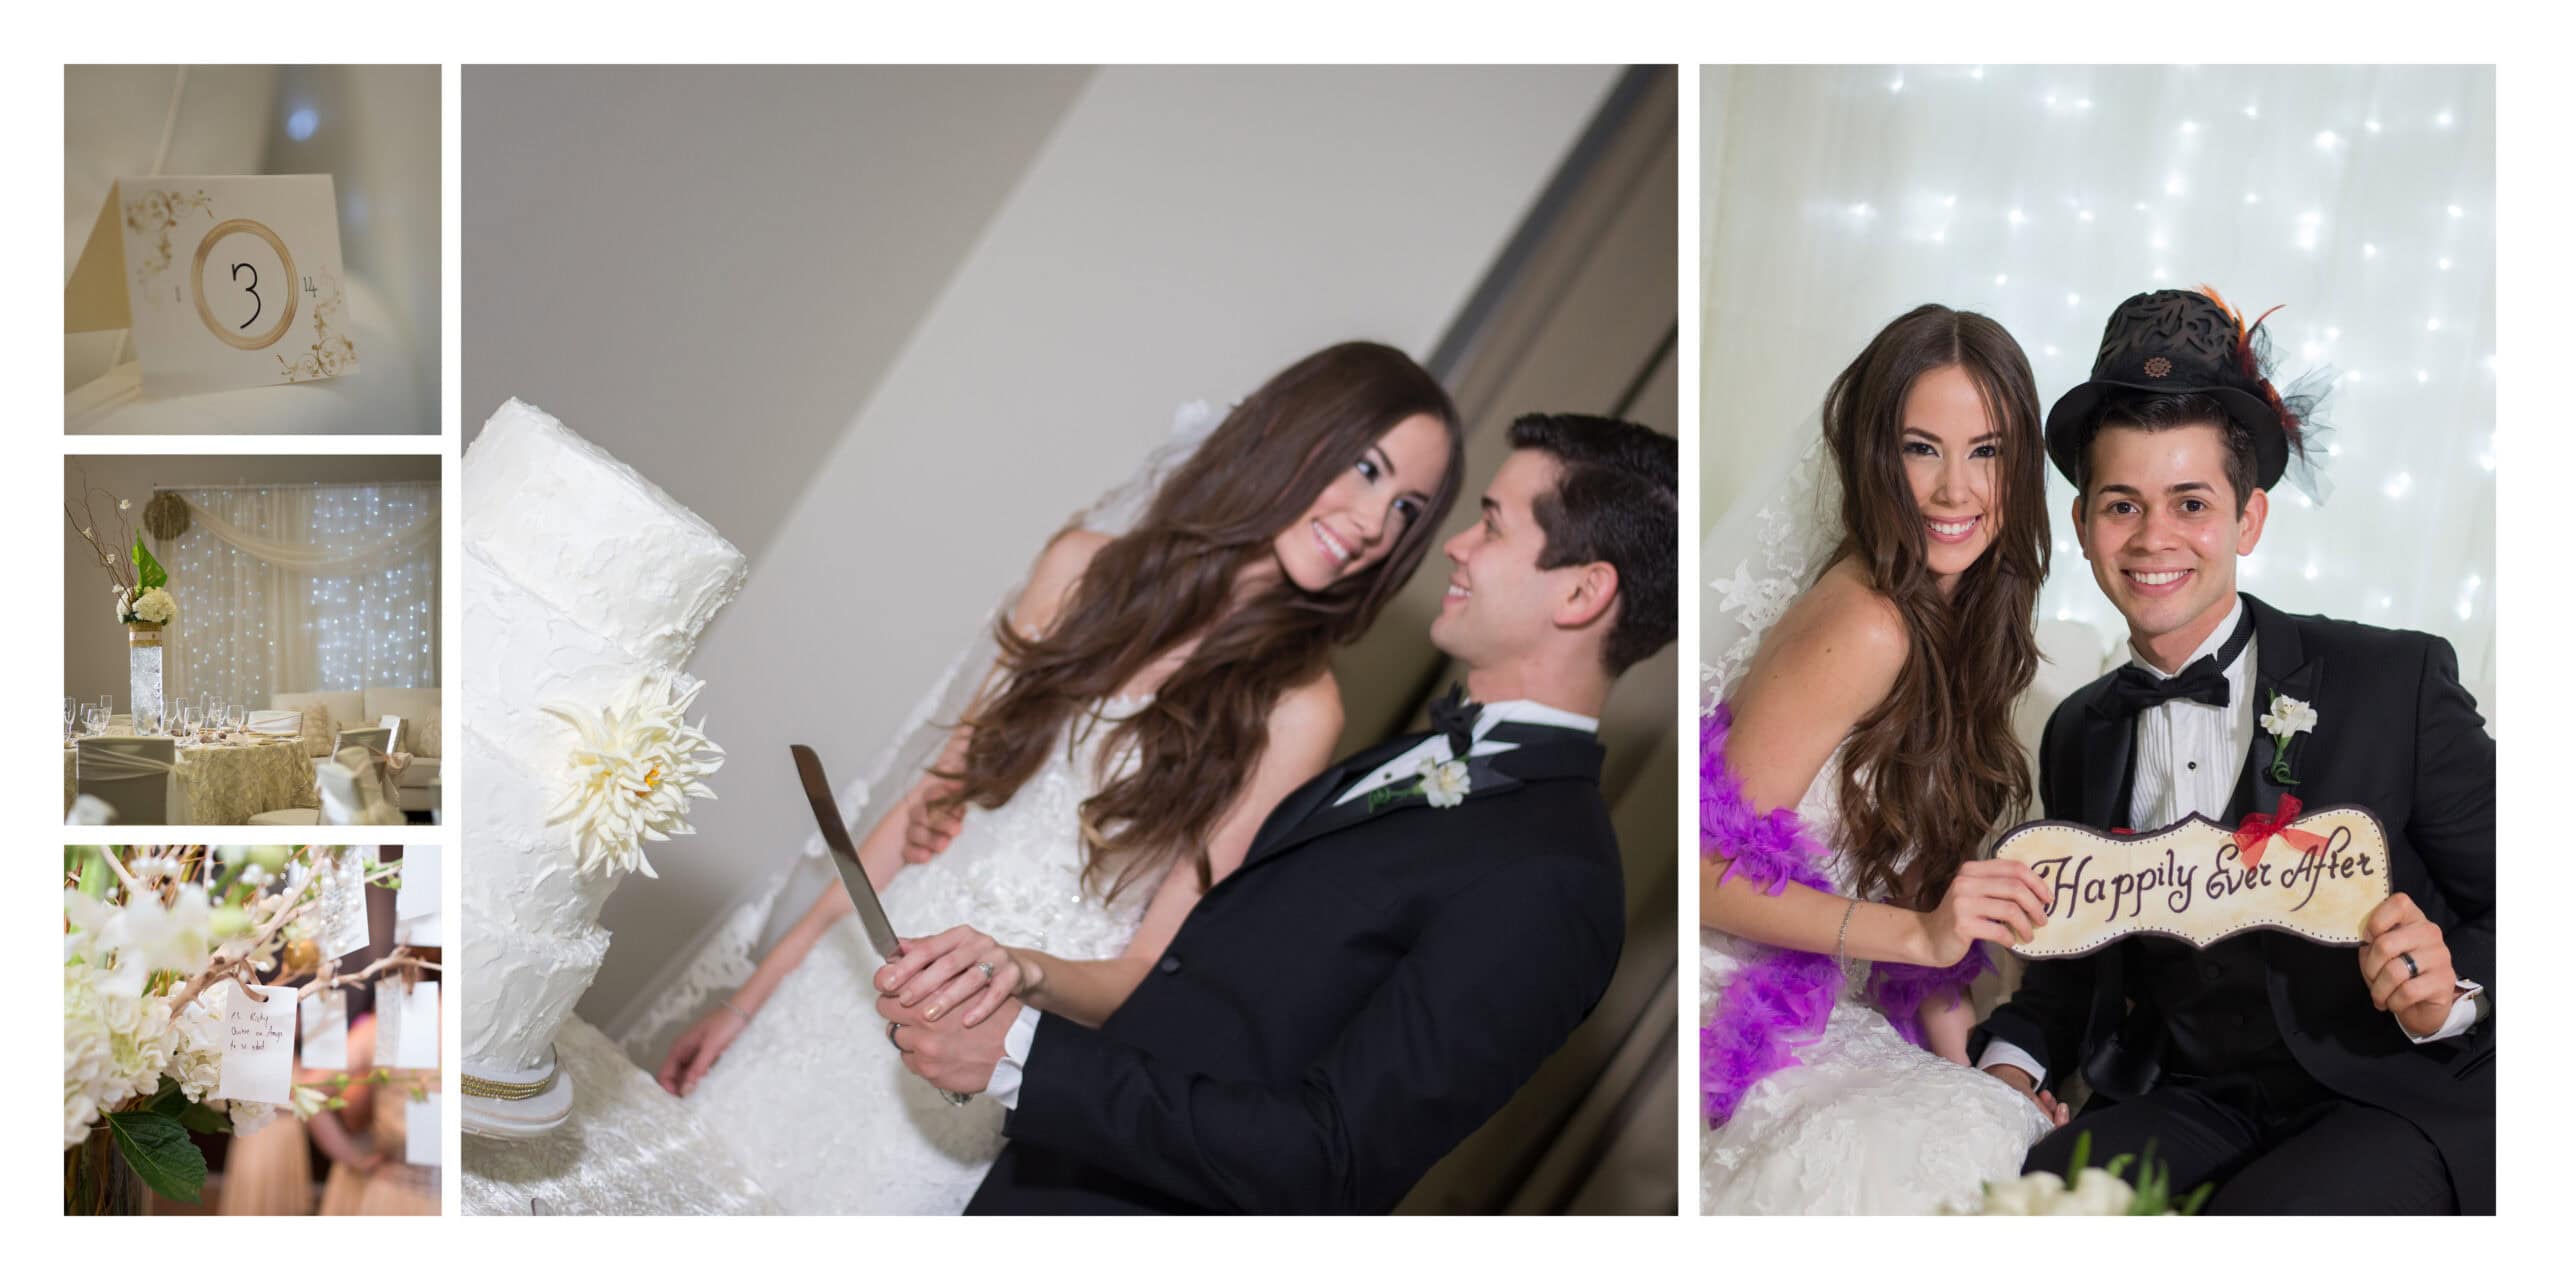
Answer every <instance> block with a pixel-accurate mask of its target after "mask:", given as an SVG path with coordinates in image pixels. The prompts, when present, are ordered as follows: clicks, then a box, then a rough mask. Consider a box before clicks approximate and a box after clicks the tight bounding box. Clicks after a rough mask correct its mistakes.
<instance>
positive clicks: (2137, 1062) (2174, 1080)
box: [1974, 291, 2497, 1213]
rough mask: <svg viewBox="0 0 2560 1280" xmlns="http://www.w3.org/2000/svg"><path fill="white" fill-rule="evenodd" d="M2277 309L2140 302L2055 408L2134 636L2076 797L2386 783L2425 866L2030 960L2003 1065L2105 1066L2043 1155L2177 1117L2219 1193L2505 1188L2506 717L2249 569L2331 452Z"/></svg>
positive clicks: (2356, 1206)
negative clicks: (2266, 368)
mask: <svg viewBox="0 0 2560 1280" xmlns="http://www.w3.org/2000/svg"><path fill="white" fill-rule="evenodd" d="M2254 336H2255V334H2254V331H2244V330H2243V329H2242V328H2241V326H2240V325H2239V323H2238V321H2237V317H2236V316H2234V315H2232V314H2230V313H2229V312H2228V311H2227V310H2226V309H2225V308H2224V306H2223V305H2222V304H2221V303H2220V300H2219V299H2217V298H2208V297H2206V296H2204V295H2201V294H2196V293H2187V292H2170V291H2164V292H2160V293H2152V294H2147V295H2144V296H2141V297H2137V298H2133V299H2130V300H2128V301H2127V302H2125V304H2124V305H2123V306H2121V307H2118V308H2117V309H2116V312H2115V315H2114V316H2113V317H2112V318H2110V319H2109V320H2108V322H2107V331H2106V336H2105V340H2104V342H2103V344H2102V347H2101V350H2100V352H2099V355H2098V360H2097V364H2096V367H2095V368H2094V369H2093V371H2092V373H2091V375H2090V381H2089V382H2087V383H2085V384H2083V385H2081V386H2079V387H2077V388H2074V389H2073V390H2072V391H2071V392H2069V393H2068V394H2066V395H2064V396H2063V397H2062V398H2061V399H2060V400H2059V401H2056V402H2055V404H2054V408H2053V412H2052V414H2051V415H2050V417H2049V420H2048V422H2047V424H2046V440H2047V445H2048V448H2049V449H2050V451H2051V453H2052V456H2053V461H2054V465H2055V466H2056V467H2058V468H2060V469H2061V471H2062V472H2063V474H2064V475H2066V476H2068V477H2069V478H2070V480H2071V482H2072V483H2073V485H2074V486H2075V487H2077V488H2078V489H2079V491H2080V496H2079V497H2078V498H2077V499H2076V500H2075V501H2074V502H2073V504H2072V523H2073V526H2074V528H2075V529H2076V531H2077V532H2078V534H2079V537H2080V546H2081V550H2082V552H2083V553H2084V554H2085V555H2086V556H2087V558H2088V560H2089V563H2090V566H2091V568H2092V569H2094V570H2095V571H2096V573H2097V577H2098V586H2099V589H2100V590H2101V591H2103V592H2105V593H2106V596H2107V598H2108V599H2109V600H2110V601H2112V602H2113V603H2114V604H2115V606H2116V608H2117V609H2118V611H2120V612H2121V613H2123V615H2124V619H2125V622H2126V624H2127V625H2128V626H2129V627H2130V628H2131V629H2132V633H2133V635H2132V642H2133V652H2134V660H2133V662H2131V663H2129V664H2127V665H2126V666H2125V667H2123V668H2121V669H2119V670H2117V671H2116V672H2114V673H2113V674H2111V675H2108V676H2106V677H2104V678H2101V679H2100V680H2098V681H2097V682H2096V683H2094V684H2091V685H2089V686H2088V687H2086V688H2084V689H2081V690H2080V691H2079V692H2077V693H2075V694H2073V695H2072V696H2071V697H2070V698H2069V699H2067V700H2065V701H2064V702H2063V703H2062V705H2061V707H2060V708H2059V709H2057V710H2056V711H2055V712H2054V713H2053V718H2052V719H2051V720H2050V721H2048V722H2047V723H2046V725H2045V732H2044V754H2043V762H2042V763H2043V768H2042V776H2043V796H2044V806H2045V815H2046V816H2047V817H2051V818H2061V819H2067V820H2070V821H2073V822H2081V823H2086V824H2089V825H2092V826H2099V827H2129V828H2132V829H2134V830H2139V831H2148V830H2152V829H2155V828H2159V827H2165V826H2168V825H2170V824H2172V823H2174V822H2177V821H2178V820H2179V819H2181V818H2183V817H2185V816H2186V815H2187V814H2188V813H2189V812H2200V813H2203V814H2205V815H2207V816H2209V817H2214V818H2218V819H2220V820H2221V821H2222V823H2223V824H2224V825H2225V826H2233V827H2236V826H2238V825H2240V824H2241V823H2242V822H2243V821H2245V820H2246V819H2248V818H2250V817H2253V816H2264V815H2271V814H2274V813H2276V812H2277V810H2278V806H2279V805H2280V804H2281V803H2282V802H2283V801H2284V800H2285V799H2286V798H2287V797H2288V796H2289V797H2291V798H2293V799H2295V800H2298V801H2299V802H2300V803H2301V805H2302V806H2303V807H2304V808H2305V809H2318V808H2320V807H2321V806H2324V805H2333V804H2357V805H2362V806H2364V807H2366V808H2368V809H2370V810H2372V811H2373V812H2374V814H2375V815H2376V816H2377V817H2379V818H2380V819H2381V821H2382V825H2383V827H2384V829H2385V831H2386V833H2387V834H2388V836H2389V840H2390V848H2391V886H2392V887H2393V888H2394V889H2395V890H2397V892H2395V893H2394V894H2393V895H2392V896H2391V897H2390V898H2389V899H2388V900H2387V901H2385V902H2384V903H2383V905H2382V906H2381V907H2380V908H2378V909H2377V910H2376V911H2375V912H2374V913H2373V916H2372V917H2371V919H2370V920H2369V921H2368V922H2367V924H2366V927H2365V942H2364V944H2363V945H2362V946H2361V947H2358V948H2356V949H2353V950H2347V949H2342V948H2338V947H2331V946H2322V945H2319V944H2316V943H2312V942H2309V941H2305V940H2303V939H2301V938H2297V937H2294V936H2292V935H2290V934H2285V933H2278V932H2272V931H2259V932H2250V933H2243V934H2239V935H2236V936H2233V937H2229V938H2226V939H2224V940H2222V941H2221V942H2218V943H2215V944H2214V945H2212V946H2210V947H2205V948H2202V949H2198V948H2196V947H2193V946H2190V945H2188V944H2186V943H2183V942H2179V941H2175V940H2171V939H2167V938H2158V937H2149V936H2136V937H2133V938H2128V939H2125V940H2123V941H2119V942H2117V943H2115V944H2114V945H2112V946H2109V947H2107V948H2105V949H2103V950H2100V951H2098V952H2097V953H2095V954H2093V955H2089V956H2086V957H2082V958H2078V959H2070V960H2046V961H2038V962H2034V963H2031V964H2029V965H2028V966H2027V971H2026V978H2025V981H2024V983H2023V984H2022V985H2021V986H2020V988H2019V990H2018V992H2017V994H2016V995H2015V996H2014V997H2012V998H2011V999H2010V1001H2009V1002H2008V1003H2007V1004H2005V1005H2003V1006H2001V1007H2000V1008H1999V1009H1997V1010H1995V1011H1994V1012H1993V1013H1992V1014H1991V1016H1990V1017H1989V1018H1987V1019H1986V1020H1985V1021H1984V1023H1983V1025H1982V1026H1981V1027H1980V1028H1979V1029H1978V1030H1977V1031H1976V1032H1975V1033H1974V1045H1975V1053H1976V1056H1977V1061H1978V1062H1979V1064H1980V1065H1981V1066H1982V1067H1983V1068H1984V1069H1986V1070H1988V1071H1990V1072H1991V1073H1992V1074H1993V1075H1995V1076H1998V1077H1999V1078H2001V1079H2002V1080H2004V1081H2007V1082H2008V1083H2009V1084H2010V1085H2012V1086H2013V1087H2015V1088H2017V1089H2019V1090H2020V1091H2021V1092H2024V1093H2027V1094H2028V1095H2029V1096H2030V1097H2037V1096H2038V1091H2039V1090H2042V1089H2043V1088H2045V1087H2046V1085H2047V1084H2048V1083H2049V1082H2058V1081H2060V1080H2061V1079H2063V1078H2064V1077H2067V1076H2069V1075H2070V1074H2071V1073H2072V1072H2073V1071H2075V1070H2077V1071H2079V1072H2080V1073H2081V1074H2082V1075H2083V1076H2084V1077H2085V1078H2086V1079H2087V1082H2088V1084H2089V1086H2090V1089H2091V1090H2092V1093H2093V1095H2094V1096H2093V1098H2092V1100H2091V1104H2090V1106H2089V1109H2088V1112H2087V1114H2086V1115H2084V1116H2081V1117H2079V1118H2078V1119H2076V1120H2070V1121H2069V1123H2067V1124H2065V1125H2064V1126H2063V1127H2062V1128H2060V1129H2058V1130H2056V1131H2055V1132H2054V1133H2052V1134H2051V1135H2049V1136H2048V1137H2046V1138H2045V1139H2044V1140H2043V1141H2042V1142H2040V1143H2039V1144H2037V1146H2036V1147H2035V1149H2034V1150H2033V1151H2031V1152H2029V1153H2028V1156H2027V1161H2026V1166H2027V1168H2028V1170H2030V1171H2034V1170H2046V1171H2051V1172H2056V1173H2059V1172H2061V1171H2062V1169H2063V1167H2064V1166H2065V1165H2066V1164H2067V1163H2068V1161H2069V1159H2070V1155H2071V1152H2072V1149H2073V1147H2074V1145H2075V1144H2076V1143H2077V1142H2078V1141H2079V1140H2080V1139H2081V1138H2082V1137H2084V1136H2085V1137H2087V1138H2089V1139H2090V1141H2091V1151H2090V1158H2091V1162H2092V1163H2095V1164H2104V1163H2105V1162H2106V1161H2107V1160H2108V1159H2109V1158H2110V1157H2112V1156H2115V1155H2117V1154H2139V1153H2140V1152H2141V1151H2142V1150H2143V1149H2144V1147H2145V1146H2146V1145H2149V1144H2155V1143H2156V1144H2157V1147H2158V1152H2159V1155H2160V1157H2161V1159H2162V1160H2163V1161H2165V1163H2166V1164H2167V1166H2168V1170H2169V1174H2170V1176H2171V1178H2172V1179H2173V1180H2174V1182H2175V1185H2176V1187H2177V1189H2178V1190H2179V1191H2181V1192H2183V1191H2184V1190H2185V1189H2186V1188H2188V1187H2191V1186H2194V1185H2196V1184H2198V1183H2202V1182H2207V1181H2210V1182H2212V1183H2213V1184H2214V1185H2215V1187H2216V1188H2217V1189H2216V1190H2215V1191H2214V1192H2213V1194H2212V1196H2211V1198H2210V1199H2209V1200H2208V1201H2207V1204H2206V1209H2207V1211H2208V1212H2218V1213H2449V1212H2454V1211H2456V1210H2457V1209H2458V1210H2459V1211H2461V1212H2463V1213H2491V1212H2494V1211H2495V1209H2496V1148H2495V1140H2494V1139H2495V1135H2494V1127H2495V1100H2496V1092H2497V1090H2496V1070H2497V1069H2496V1065H2495V1062H2496V1059H2495V1030H2494V1027H2493V1025H2492V1023H2491V1021H2490V1016H2489V992H2490V990H2491V989H2492V988H2494V987H2495V985H2496V983H2495V979H2494V973H2495V964H2496V932H2497V928H2496V922H2497V894H2496V878H2495V863H2496V858H2497V783H2496V779H2497V748H2496V744H2495V743H2494V742H2492V741H2491V740H2490V738H2489V735H2488V733H2487V731H2486V730H2485V728H2484V727H2483V725H2482V722H2481V719H2480V715H2479V713H2478V712H2477V711H2476V710H2475V709H2474V705H2473V702H2472V697H2471V695H2470V693H2468V692H2467V691H2465V690H2464V689H2463V687H2462V685H2461V683H2460V680H2459V678H2458V676H2457V673H2456V671H2455V669H2454V656H2453V649H2452V646H2450V645H2448V644H2446V643H2445V642H2444V641H2443V640H2442V639H2439V638H2437V637H2435V636H2431V635H2425V634H2422V633H2419V632H2415V631H2385V630H2381V629H2379V628H2375V627H2368V626H2362V625H2359V624H2356V623H2352V622H2339V621H2333V620H2331V619H2328V618H2322V617H2308V616H2296V615H2293V614H2289V613H2285V612H2283V611H2282V610H2279V609H2276V608H2274V607H2272V606H2270V605H2268V604H2266V603H2264V602H2263V601H2260V600H2258V599H2257V598H2256V597H2253V596H2243V595H2240V594H2238V592H2237V591H2236V590H2235V588H2234V585H2233V584H2234V581H2235V579H2236V577H2237V571H2238V566H2239V560H2240V557H2242V556H2244V555H2247V554H2249V553H2250V551H2251V550H2252V549H2253V548H2255V547H2256V545H2257V542H2258V537H2259V534H2260V532H2261V531H2262V530H2263V529H2264V527H2265V525H2266V523H2267V516H2268V504H2267V492H2266V491H2267V490H2268V489H2269V488H2272V487H2273V486H2274V485H2275V484H2276V483H2277V482H2278V481H2279V480H2280V479H2281V478H2282V477H2283V476H2284V474H2285V471H2286V464H2287V461H2288V459H2289V458H2303V459H2304V460H2303V461H2301V462H2299V463H2298V465H2297V475H2298V474H2299V473H2300V471H2301V470H2304V469H2307V468H2308V467H2309V466H2310V465H2311V464H2310V463H2309V461H2308V460H2307V457H2306V456H2305V455H2304V453H2303V448H2302V443H2301V437H2300V423H2299V418H2298V415H2300V414H2302V413H2306V412H2308V410H2309V408H2310V407H2311V406H2310V405H2309V404H2307V403H2305V402H2303V401H2301V400H2298V399H2297V400H2293V401H2285V400H2281V399H2279V398H2278V397H2277V395H2276V394H2275V392H2274V390H2273V389H2272V385H2271V384H2270V383H2268V382H2266V381H2264V380H2263V379H2262V377H2261V374H2260V371H2259V369H2258V368H2257V365H2256V360H2257V358H2258V353H2257V352H2256V351H2253V350H2252V349H2251V348H2250V346H2249V344H2250V343H2251V340H2252V338H2253V337H2254ZM2279 696H2281V697H2286V698H2291V699H2295V700H2298V701H2299V702H2301V703H2304V704H2307V705H2308V707H2309V708H2310V709H2311V711H2312V712H2315V713H2316V714H2317V717H2318V718H2317V721H2316V723H2312V724H2310V725H2309V726H2308V727H2304V728H2300V729H2298V730H2295V731H2294V732H2293V733H2292V735H2291V738H2290V741H2289V742H2283V743H2279V741H2278V740H2277V739H2276V738H2275V737H2274V736H2272V735H2271V733H2270V732H2269V730H2268V728H2267V726H2266V725H2264V724H2261V723H2260V716H2261V715H2262V713H2267V712H2268V711H2269V709H2270V706H2271V704H2272V703H2273V701H2274V699H2275V698H2277V697H2279ZM2286 727H2287V728H2291V727H2292V726H2291V725H2289V724H2288V725H2287V726H2286ZM2280 748H2281V750H2280ZM2269 848H2271V849H2275V850H2277V851H2278V852H2276V853H2272V854H2270V855H2269V856H2270V857H2281V856H2284V852H2283V846H2282V845H2281V844H2280V843H2278V844H2270V845H2269ZM2039 1105H2043V1106H2046V1107H2047V1109H2048V1112H2049V1113H2051V1112H2053V1111H2055V1110H2056V1109H2055V1108H2053V1107H2052V1106H2051V1104H2050V1103H2049V1102H2047V1101H2045V1100H2044V1099H2042V1098H2039Z"/></svg>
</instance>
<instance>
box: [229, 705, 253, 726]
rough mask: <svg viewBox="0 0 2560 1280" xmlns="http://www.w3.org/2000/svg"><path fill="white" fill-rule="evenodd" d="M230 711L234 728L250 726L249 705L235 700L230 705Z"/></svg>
mask: <svg viewBox="0 0 2560 1280" xmlns="http://www.w3.org/2000/svg"><path fill="white" fill-rule="evenodd" d="M228 711H229V713H230V716H231V727H232V728H234V729H245V728H248V727H249V709H248V708H247V707H244V706H242V705H240V704H239V703H237V702H235V703H232V704H231V705H230V707H229V708H228Z"/></svg>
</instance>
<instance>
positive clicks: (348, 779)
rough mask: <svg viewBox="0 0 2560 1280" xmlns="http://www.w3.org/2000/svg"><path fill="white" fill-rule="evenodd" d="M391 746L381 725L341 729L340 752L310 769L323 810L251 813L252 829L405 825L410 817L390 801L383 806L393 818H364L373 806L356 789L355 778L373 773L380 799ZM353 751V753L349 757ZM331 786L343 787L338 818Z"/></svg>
mask: <svg viewBox="0 0 2560 1280" xmlns="http://www.w3.org/2000/svg"><path fill="white" fill-rule="evenodd" d="M390 745H391V730H389V729H387V728H384V727H382V726H380V725H376V726H374V727H373V728H370V729H340V730H339V731H338V749H337V751H336V752H335V753H334V754H333V755H332V756H331V758H330V759H328V760H323V761H321V762H319V763H317V764H314V765H312V766H311V773H312V779H313V781H314V782H315V783H316V784H317V785H318V787H319V790H320V807H319V808H317V809H272V810H269V811H268V812H265V813H260V814H252V815H250V818H249V825H250V826H253V827H321V826H400V825H403V824H405V823H406V822H407V821H408V818H407V816H406V815H403V814H402V813H401V812H400V810H399V806H397V805H391V804H389V803H388V801H387V800H386V801H384V804H385V806H386V807H387V808H388V811H389V812H390V814H391V816H390V817H388V818H385V817H382V816H381V815H380V813H379V812H374V813H373V816H370V817H366V816H364V815H366V814H367V813H368V812H371V806H370V805H369V804H368V802H367V800H366V799H365V796H364V795H363V794H361V793H360V792H359V791H358V790H357V788H356V783H355V780H354V778H353V777H352V775H353V774H355V773H357V772H359V771H362V772H366V773H370V774H371V775H372V776H373V777H374V778H375V780H376V783H375V788H374V793H375V796H376V798H377V799H378V798H380V793H381V791H382V789H383V788H382V784H381V781H380V779H381V761H382V753H383V750H384V749H385V748H387V747H389V746H390ZM350 752H353V753H354V754H353V755H350V754H349V753H350ZM332 785H336V786H339V787H342V788H344V790H343V792H342V794H341V795H340V796H339V798H338V800H337V803H338V805H339V810H338V811H339V813H340V814H341V815H343V816H341V817H338V818H332V817H330V816H329V813H330V804H331V792H330V788H331V786H332Z"/></svg>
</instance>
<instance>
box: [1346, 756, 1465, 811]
mask: <svg viewBox="0 0 2560 1280" xmlns="http://www.w3.org/2000/svg"><path fill="white" fill-rule="evenodd" d="M1470 785H1472V784H1471V783H1470V781H1469V780H1468V777H1467V757H1466V756H1460V757H1458V758H1457V759H1455V760H1424V761H1423V762H1422V771H1421V772H1420V773H1418V774H1416V775H1414V779H1413V781H1411V782H1408V783H1406V784H1404V785H1403V786H1400V787H1380V788H1378V789H1377V790H1375V791H1372V792H1370V793H1369V808H1370V810H1371V811H1373V812H1374V811H1376V810H1378V809H1380V808H1383V807H1385V806H1387V805H1390V804H1394V803H1395V802H1396V801H1398V800H1402V799H1404V798H1405V797H1406V796H1411V795H1419V796H1421V797H1422V798H1423V800H1425V801H1426V802H1428V803H1429V804H1430V805H1431V807H1432V808H1434V809H1454V808H1457V807H1458V805H1459V804H1460V803H1461V802H1463V801H1464V800H1465V799H1466V798H1467V789H1468V787H1469V786H1470Z"/></svg>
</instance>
